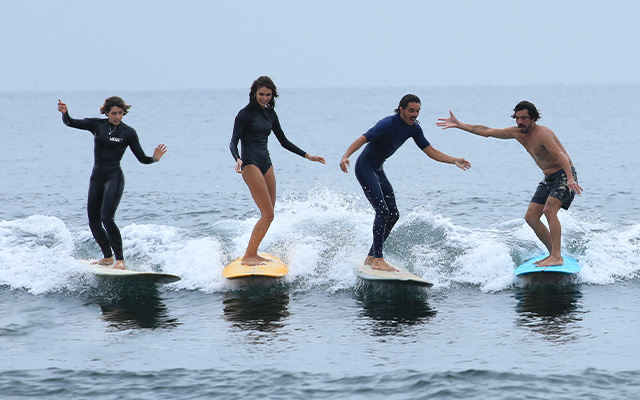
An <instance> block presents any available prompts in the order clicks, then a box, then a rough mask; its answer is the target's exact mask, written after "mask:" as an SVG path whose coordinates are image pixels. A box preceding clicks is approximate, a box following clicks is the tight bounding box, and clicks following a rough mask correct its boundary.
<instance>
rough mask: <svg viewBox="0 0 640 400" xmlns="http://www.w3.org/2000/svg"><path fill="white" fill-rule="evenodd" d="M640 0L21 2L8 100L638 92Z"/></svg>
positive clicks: (16, 4)
mask: <svg viewBox="0 0 640 400" xmlns="http://www.w3.org/2000/svg"><path fill="white" fill-rule="evenodd" d="M639 17H640V2H638V1H635V0H634V1H631V0H627V1H617V0H609V1H592V0H583V1H576V0H535V1H533V0H530V1H518V0H508V1H507V0H504V1H503V0H484V1H472V0H466V1H463V0H425V1H419V0H415V1H412V2H402V1H383V0H353V1H351V0H323V1H314V0H270V1H264V0H263V1H254V0H210V1H205V0H182V1H179V2H178V1H163V0H128V1H94V0H57V1H49V0H22V1H11V2H8V1H7V2H5V3H4V4H3V7H2V12H1V13H0V21H2V22H1V23H0V51H1V52H2V56H1V57H2V63H1V64H2V74H0V76H1V77H0V91H34V90H35V91H55V90H155V89H221V88H247V87H249V86H250V85H251V82H252V81H253V80H254V79H255V78H257V77H258V76H260V75H269V76H271V77H272V78H273V80H274V81H275V82H276V84H277V85H278V87H292V88H323V87H346V88H351V87H402V86H421V87H424V86H449V85H463V86H464V85H497V86H503V85H552V84H570V85H571V84H638V83H640V74H639V73H638V69H639V68H638V66H639V64H640V18H639Z"/></svg>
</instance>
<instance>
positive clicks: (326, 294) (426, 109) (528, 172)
mask: <svg viewBox="0 0 640 400" xmlns="http://www.w3.org/2000/svg"><path fill="white" fill-rule="evenodd" d="M639 89H640V87H638V86H622V85H620V86H613V85H603V86H588V85H587V86H563V85H554V86H519V87H515V86H513V87H492V86H484V87H430V88H421V87H418V88H384V89H380V88H370V89H311V88H310V89H287V88H281V89H279V92H280V95H281V97H280V99H278V104H277V108H276V110H277V111H278V114H279V116H280V120H281V123H282V125H283V128H284V130H285V132H286V133H287V136H288V137H289V139H290V140H291V141H293V142H294V143H296V144H297V145H298V146H300V147H301V148H303V149H304V150H306V151H307V152H309V153H311V154H317V155H322V156H324V157H325V158H326V159H327V165H321V164H318V163H311V162H309V161H306V160H304V159H302V158H300V157H298V156H296V155H294V154H291V153H289V152H287V151H285V150H284V149H282V148H281V147H280V146H279V144H278V143H277V141H276V140H275V139H272V142H271V145H270V152H271V156H272V160H273V163H274V166H275V172H276V177H277V180H278V200H277V204H276V218H275V220H274V222H273V224H272V226H271V229H270V230H269V232H268V234H267V236H266V238H265V240H264V242H263V245H262V247H261V250H263V251H268V252H271V253H274V254H276V255H278V256H279V257H281V258H282V259H283V260H284V261H285V262H287V263H288V265H289V267H290V273H289V274H288V275H287V276H286V277H285V278H284V279H283V280H281V281H277V282H273V281H256V282H246V281H240V282H238V281H232V282H231V281H227V280H225V279H223V278H222V276H221V272H222V269H223V268H224V266H225V265H226V264H227V263H228V262H230V261H232V260H233V259H235V258H236V257H238V256H240V255H241V254H242V252H243V250H244V247H245V246H246V243H247V241H248V239H249V235H250V232H251V229H252V227H253V225H254V224H255V222H256V220H257V218H258V210H257V207H256V206H255V205H254V203H253V201H252V200H251V198H250V195H249V192H248V189H247V188H246V186H245V184H244V182H243V181H242V178H241V176H240V175H238V174H236V173H235V172H234V165H235V164H234V161H233V159H232V157H231V155H230V152H229V149H228V144H229V139H230V136H231V130H232V126H233V120H234V117H235V115H236V113H237V112H238V110H239V109H241V108H242V107H243V106H244V105H245V104H246V102H247V94H248V88H247V89H246V90H220V91H169V92H163V91H154V92H120V93H110V92H99V91H94V92H61V93H42V92H20V93H7V92H4V93H0V107H1V109H2V112H1V113H0V122H2V126H3V129H2V131H0V138H1V139H2V145H1V146H0V160H1V161H0V162H1V165H2V174H1V175H2V190H1V191H0V204H2V207H0V397H2V398H24V397H41V398H48V399H63V398H64V399H68V398H93V399H164V398H172V399H174V398H180V399H200V398H223V399H236V398H276V399H277V398H282V399H285V398H286V399H295V398H300V399H303V398H304V399H308V398H353V399H359V398H363V399H364V398H367V399H371V398H389V397H390V398H394V399H396V398H397V399H417V398H420V399H467V398H474V399H575V398H586V399H624V398H636V397H637V394H638V393H639V392H640V365H639V362H638V360H637V354H639V353H640V342H639V341H638V328H639V327H640V316H639V313H638V311H637V309H636V304H637V303H638V302H639V301H640V290H639V289H640V280H639V279H638V277H639V275H640V274H639V271H640V266H639V261H640V217H638V215H640V214H639V211H640V205H639V203H638V201H637V198H638V196H639V195H640V184H639V182H638V180H637V179H636V177H635V175H636V171H637V170H638V169H639V168H640V161H639V159H638V157H637V151H638V149H639V148H640V138H639V136H638V135H637V132H636V126H635V121H636V120H637V118H634V117H635V116H636V115H637V114H638V111H637V107H636V105H637V104H640V95H639V93H640V90H639ZM410 92H411V93H415V94H417V95H419V96H420V97H421V99H422V112H421V115H420V118H419V119H420V121H421V124H422V127H423V129H424V130H425V135H426V137H427V138H428V139H429V141H430V142H431V143H432V145H433V146H434V147H435V148H437V149H439V150H441V151H443V152H445V153H447V154H451V155H457V156H463V157H465V158H467V159H468V160H469V161H471V163H472V168H471V169H470V170H469V171H462V170H460V169H458V168H456V167H454V166H451V165H445V164H440V163H437V162H435V161H433V160H431V159H429V158H428V157H426V156H425V155H424V154H423V153H422V152H421V151H420V150H419V149H417V147H416V146H415V145H414V144H413V142H412V141H408V142H407V143H406V144H405V145H404V146H403V147H402V148H401V149H400V150H399V151H398V152H397V153H396V154H395V155H394V156H393V157H392V158H391V159H390V160H389V161H388V162H387V164H386V166H385V170H386V171H387V175H388V176H389V179H390V180H391V182H392V183H393V185H394V188H395V192H396V197H397V199H398V204H399V208H400V213H401V216H400V221H399V222H398V224H397V226H396V228H395V229H394V231H393V233H392V234H391V236H390V238H389V240H388V242H387V244H386V245H385V257H386V258H388V259H389V260H390V261H391V262H393V263H396V264H398V265H402V266H405V267H407V268H408V269H410V270H411V271H413V272H414V273H416V274H418V275H420V276H422V277H424V278H425V279H428V280H430V281H432V282H434V284H435V285H434V286H433V287H432V288H429V289H419V288H406V287H400V286H393V285H391V286H390V285H371V284H364V283H363V282H361V281H359V280H358V279H357V278H356V276H355V274H354V273H353V267H354V266H355V264H356V263H358V262H359V261H361V260H362V259H363V257H364V256H365V254H366V252H367V250H368V248H369V245H370V240H371V223H372V220H373V211H372V210H371V208H370V206H369V204H368V202H367V201H366V199H365V198H364V195H363V194H362V192H361V189H360V187H359V185H358V183H357V181H356V179H355V176H354V174H353V172H351V173H349V174H344V173H342V172H341V171H340V169H339V167H338V163H339V160H340V157H341V156H342V154H343V153H344V151H345V149H346V148H347V147H348V145H349V144H350V143H351V142H352V141H353V140H354V139H355V138H357V137H358V136H359V135H360V134H362V133H364V132H365V131H366V130H367V129H369V128H370V127H371V126H373V125H374V124H375V123H376V122H377V121H378V120H379V119H380V118H382V117H384V116H386V115H389V114H391V113H392V112H393V109H394V108H395V107H396V106H397V102H398V100H399V99H400V97H401V96H402V95H404V94H405V93H410ZM112 94H118V95H121V96H122V97H124V98H125V100H127V102H129V103H130V104H132V105H133V108H132V109H131V112H130V113H129V114H128V115H127V116H126V117H125V122H126V123H128V124H129V125H131V126H133V127H134V128H136V130H137V131H138V134H139V136H140V139H141V143H142V145H143V148H144V149H145V150H146V151H147V153H148V154H151V152H152V149H153V148H154V147H155V146H156V145H157V144H159V143H165V144H166V145H167V147H168V149H169V152H168V153H167V154H166V155H165V157H164V158H163V159H162V161H161V162H160V163H158V164H154V165H151V166H146V165H142V164H139V163H138V162H137V160H136V159H135V157H134V156H133V155H132V154H131V152H130V151H128V152H127V154H125V157H124V160H123V162H122V166H123V169H124V172H125V176H126V189H125V194H124V197H123V199H122V202H121V204H120V207H119V210H118V213H117V214H116V221H117V223H118V225H119V226H120V229H121V231H122V234H123V239H124V249H125V256H126V257H127V262H128V264H129V267H130V268H133V269H140V270H155V271H162V272H167V273H172V274H177V275H180V276H181V277H182V280H181V281H179V282H176V283H173V284H169V285H162V286H155V285H147V284H140V283H127V284H123V283H119V282H114V281H111V280H108V279H99V278H97V277H94V276H92V275H90V274H88V273H87V272H86V271H85V270H83V267H82V266H81V265H80V264H79V263H77V262H76V259H80V258H96V257H98V256H99V255H100V254H99V251H98V247H97V245H96V244H95V243H94V241H93V238H92V237H91V234H90V232H89V228H88V224H87V221H86V211H85V204H86V192H87V188H88V179H89V175H90V173H91V167H92V162H93V159H92V158H93V147H92V144H93V143H92V137H91V135H90V134H89V133H87V132H83V131H78V130H74V129H71V128H67V127H65V126H64V125H63V124H62V122H61V119H60V113H59V112H58V111H57V106H56V103H57V100H58V98H61V99H62V100H63V101H65V102H66V103H67V104H68V106H69V110H70V113H71V115H72V116H74V117H77V118H80V117H85V116H87V117H88V116H98V109H99V106H100V105H101V104H102V101H103V100H104V98H106V97H107V96H109V95H112ZM523 99H527V100H530V101H532V102H534V103H535V104H536V105H537V106H538V108H539V109H540V111H541V114H542V119H541V120H540V121H539V123H540V124H542V125H546V126H548V127H550V128H551V129H552V130H554V132H555V133H556V134H557V135H558V136H559V138H560V140H561V141H562V142H563V144H564V146H565V147H566V149H567V150H568V152H569V154H570V155H571V157H572V159H573V161H574V164H575V165H576V168H577V171H578V178H579V181H580V184H581V186H582V187H583V189H584V194H583V195H582V196H580V197H577V198H576V200H575V201H574V204H573V205H572V206H571V209H570V210H569V211H562V212H561V213H560V220H561V222H562V226H563V251H564V252H565V253H567V254H570V255H572V256H573V257H575V258H576V259H578V260H579V262H580V265H581V267H582V271H581V272H580V273H579V274H578V275H577V276H575V277H565V278H562V279H547V280H539V279H538V280H536V279H526V280H523V279H519V278H514V277H513V276H512V272H513V269H514V268H515V266H516V265H518V264H520V263H521V262H523V261H524V260H526V259H528V258H530V257H532V256H534V255H536V254H538V253H541V252H542V246H541V244H540V243H538V241H537V240H536V238H535V236H534V234H533V232H532V231H531V230H530V229H529V228H528V226H526V223H525V222H524V219H523V215H524V213H525V211H526V207H527V204H528V202H529V199H530V198H531V195H532V194H533V191H534V190H535V188H536V186H537V183H538V182H539V181H540V179H541V177H542V176H541V173H540V171H539V170H538V169H537V167H536V166H535V164H534V163H533V161H532V160H531V158H530V157H529V155H528V154H527V153H526V152H525V151H524V149H522V148H521V146H520V145H519V144H518V143H516V142H515V141H502V140H498V139H485V138H480V137H477V136H474V135H471V134H469V133H466V132H462V131H459V130H451V129H449V130H441V129H439V128H437V127H436V126H435V122H436V120H437V118H439V117H446V116H447V115H448V111H449V110H450V109H452V110H453V111H454V113H455V114H456V115H457V116H458V118H459V119H460V120H462V121H464V122H470V123H481V124H485V125H489V126H495V127H503V126H510V125H511V124H512V120H511V118H510V117H509V116H510V115H511V113H512V109H513V106H514V105H515V104H516V103H517V102H518V101H520V100H523ZM356 157H357V154H356V155H354V156H353V157H352V161H353V162H355V158H356Z"/></svg>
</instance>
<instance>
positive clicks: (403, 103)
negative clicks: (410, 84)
mask: <svg viewBox="0 0 640 400" xmlns="http://www.w3.org/2000/svg"><path fill="white" fill-rule="evenodd" d="M409 103H418V104H422V103H421V102H420V98H419V97H418V96H416V95H415V94H405V95H404V96H402V98H401V99H400V104H398V108H396V109H395V110H394V112H395V113H396V114H398V113H399V112H400V107H402V108H407V106H408V105H409Z"/></svg>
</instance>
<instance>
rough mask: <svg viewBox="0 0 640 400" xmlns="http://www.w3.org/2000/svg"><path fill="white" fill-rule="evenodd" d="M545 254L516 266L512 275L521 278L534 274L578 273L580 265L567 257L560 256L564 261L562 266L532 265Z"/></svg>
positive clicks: (544, 255)
mask: <svg viewBox="0 0 640 400" xmlns="http://www.w3.org/2000/svg"><path fill="white" fill-rule="evenodd" d="M546 256H547V254H541V255H539V256H536V257H533V258H532V259H530V260H527V261H525V262H524V263H522V264H521V265H520V266H518V267H517V268H516V269H515V270H514V271H513V275H515V276H522V275H527V274H535V273H555V274H569V275H571V274H577V273H578V272H580V264H579V263H578V261H577V260H576V259H575V258H573V257H569V256H567V255H564V254H563V255H562V258H563V259H564V264H562V265H553V266H549V267H538V266H537V265H535V264H534V262H536V261H538V260H541V259H543V258H544V257H546Z"/></svg>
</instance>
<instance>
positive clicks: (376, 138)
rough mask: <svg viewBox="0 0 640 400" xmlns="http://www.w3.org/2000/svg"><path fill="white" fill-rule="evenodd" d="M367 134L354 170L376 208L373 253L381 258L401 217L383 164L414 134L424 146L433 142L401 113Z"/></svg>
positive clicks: (419, 143) (421, 147)
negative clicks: (383, 247)
mask: <svg viewBox="0 0 640 400" xmlns="http://www.w3.org/2000/svg"><path fill="white" fill-rule="evenodd" d="M364 137H365V138H367V142H368V143H367V145H366V146H365V148H364V150H363V151H362V153H361V154H360V156H358V159H357V160H356V166H355V169H354V170H355V173H356V178H358V182H360V185H361V186H362V190H364V194H365V196H367V199H368V200H369V203H371V206H372V207H373V209H374V210H375V212H376V216H375V218H374V220H373V244H372V245H371V248H370V249H369V255H370V256H371V257H375V258H381V257H382V245H383V243H384V242H385V240H387V237H388V236H389V233H390V232H391V229H392V228H393V226H394V225H395V224H396V222H398V219H399V218H400V212H399V211H398V207H397V206H396V197H395V194H394V193H393V187H392V186H391V183H390V182H389V180H388V179H387V175H386V174H385V173H384V169H383V168H382V167H383V166H384V162H385V161H386V160H387V159H388V158H389V157H391V156H392V155H393V153H395V152H396V150H398V149H399V148H400V146H402V145H403V144H404V142H405V141H406V140H407V139H409V138H410V137H411V138H413V140H414V141H415V142H416V145H417V146H418V147H419V148H420V149H421V150H424V149H426V148H427V147H429V145H430V144H429V141H428V140H427V139H426V138H425V137H424V134H423V132H422V128H421V127H420V125H418V123H414V124H413V125H408V124H406V123H405V122H404V121H403V120H402V118H400V115H399V114H395V115H391V116H389V117H386V118H383V119H381V120H380V121H378V123H377V124H376V125H375V126H374V127H373V128H371V129H369V130H368V131H367V133H365V134H364Z"/></svg>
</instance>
